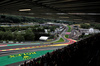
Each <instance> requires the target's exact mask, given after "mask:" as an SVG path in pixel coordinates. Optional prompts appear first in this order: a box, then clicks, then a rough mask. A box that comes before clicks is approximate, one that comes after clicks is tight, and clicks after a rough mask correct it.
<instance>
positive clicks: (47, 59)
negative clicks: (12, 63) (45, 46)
mask: <svg viewBox="0 0 100 66" xmlns="http://www.w3.org/2000/svg"><path fill="white" fill-rule="evenodd" d="M99 40H100V34H96V35H93V36H91V37H88V38H85V39H83V40H81V41H79V42H76V43H74V44H71V45H68V46H66V47H64V48H62V49H57V50H55V51H53V52H50V53H49V52H48V53H47V54H45V55H44V56H41V57H39V58H36V59H35V58H34V59H33V60H30V61H29V62H27V61H25V62H24V63H23V64H21V65H20V66H100V46H99V44H100V43H99Z"/></svg>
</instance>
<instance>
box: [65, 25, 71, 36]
mask: <svg viewBox="0 0 100 66" xmlns="http://www.w3.org/2000/svg"><path fill="white" fill-rule="evenodd" d="M67 26H68V30H67V32H71V27H70V26H69V25H67ZM68 37H69V35H65V38H68Z"/></svg>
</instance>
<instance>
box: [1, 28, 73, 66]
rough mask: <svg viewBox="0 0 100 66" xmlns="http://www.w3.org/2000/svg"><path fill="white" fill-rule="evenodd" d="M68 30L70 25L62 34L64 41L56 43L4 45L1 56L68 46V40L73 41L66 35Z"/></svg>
mask: <svg viewBox="0 0 100 66" xmlns="http://www.w3.org/2000/svg"><path fill="white" fill-rule="evenodd" d="M67 30H68V27H66V29H65V30H64V31H63V32H62V33H61V34H60V37H62V38H63V39H64V42H61V43H54V44H44V43H41V44H29V45H15V46H2V47H0V57H1V56H6V55H11V54H19V53H25V52H31V51H32V52H34V51H41V50H56V49H59V48H62V47H64V46H67V45H68V44H67V43H68V42H70V43H69V44H71V43H73V41H69V40H68V39H66V38H65V37H64V36H65V34H66V33H65V32H66V31H67ZM32 47H33V48H32ZM21 48H23V49H21ZM13 49H17V50H13ZM9 66H12V65H9Z"/></svg>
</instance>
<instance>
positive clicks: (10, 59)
mask: <svg viewBox="0 0 100 66" xmlns="http://www.w3.org/2000/svg"><path fill="white" fill-rule="evenodd" d="M52 51H53V50H44V51H36V52H27V53H20V54H14V55H8V56H2V57H0V66H5V65H8V64H12V63H16V62H20V61H25V60H29V59H32V58H37V57H40V56H41V55H44V54H46V53H47V52H52Z"/></svg>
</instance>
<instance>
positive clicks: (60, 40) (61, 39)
mask: <svg viewBox="0 0 100 66" xmlns="http://www.w3.org/2000/svg"><path fill="white" fill-rule="evenodd" d="M58 42H64V39H63V38H60V39H59V40H58V41H56V42H53V43H58Z"/></svg>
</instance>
